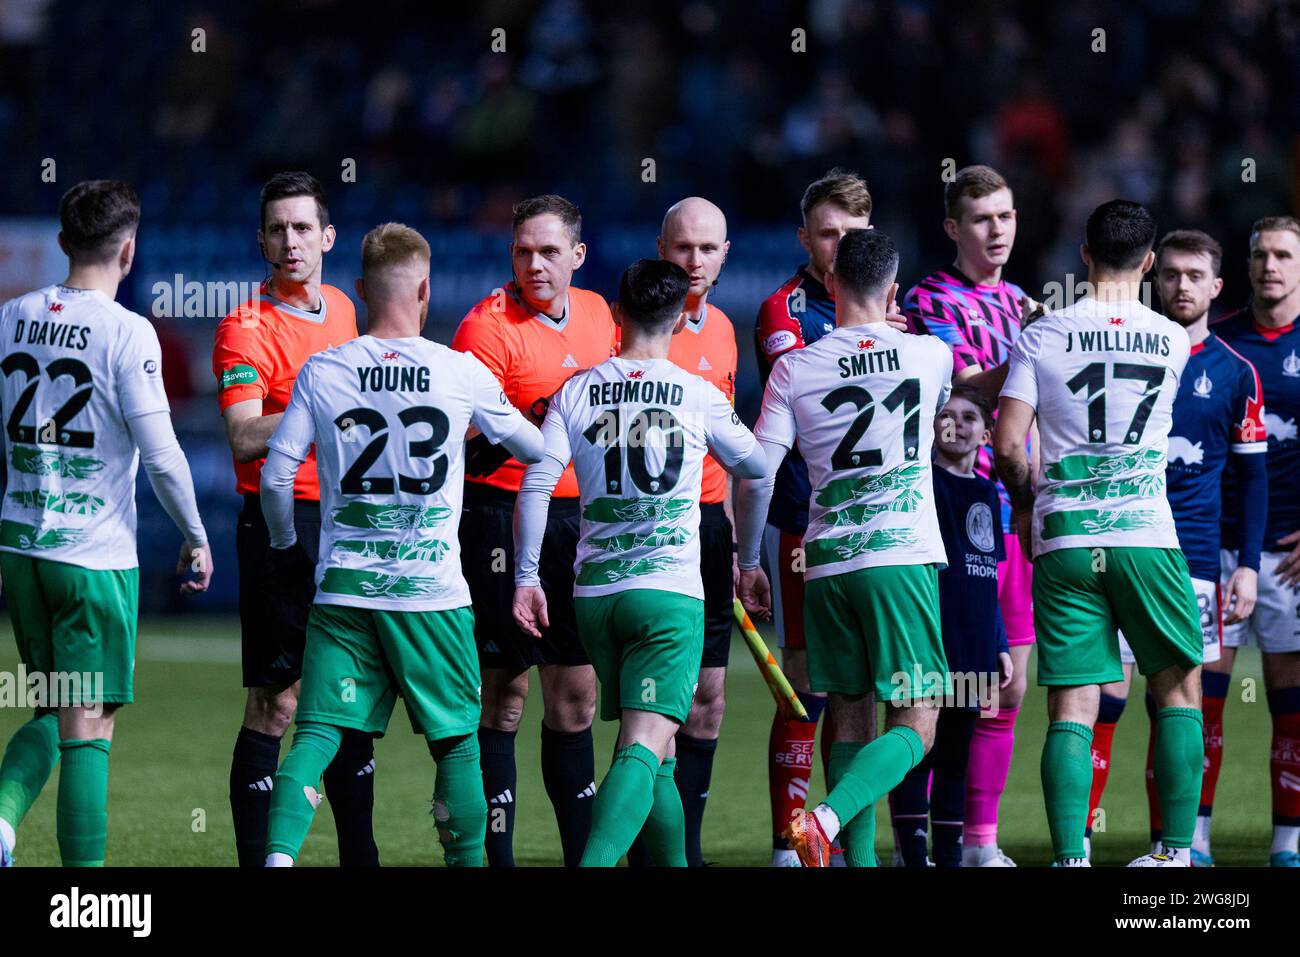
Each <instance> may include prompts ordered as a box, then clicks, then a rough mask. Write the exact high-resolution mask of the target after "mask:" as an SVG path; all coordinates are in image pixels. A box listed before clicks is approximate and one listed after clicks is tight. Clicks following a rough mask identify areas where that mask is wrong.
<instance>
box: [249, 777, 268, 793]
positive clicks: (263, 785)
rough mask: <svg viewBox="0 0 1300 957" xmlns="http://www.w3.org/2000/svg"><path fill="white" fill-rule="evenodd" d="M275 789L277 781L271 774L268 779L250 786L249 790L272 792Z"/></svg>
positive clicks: (265, 778)
mask: <svg viewBox="0 0 1300 957" xmlns="http://www.w3.org/2000/svg"><path fill="white" fill-rule="evenodd" d="M274 788H275V781H274V780H273V779H272V778H271V776H270V775H269V774H268V775H267V776H266V777H264V778H262V780H260V781H254V782H253V783H252V784H250V785H249V786H248V790H250V791H271V790H274Z"/></svg>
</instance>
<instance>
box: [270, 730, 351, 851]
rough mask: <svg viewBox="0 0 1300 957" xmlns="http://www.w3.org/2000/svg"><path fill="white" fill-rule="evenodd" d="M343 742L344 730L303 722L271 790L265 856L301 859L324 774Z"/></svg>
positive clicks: (319, 799) (320, 799)
mask: <svg viewBox="0 0 1300 957" xmlns="http://www.w3.org/2000/svg"><path fill="white" fill-rule="evenodd" d="M342 743H343V730H342V729H341V728H336V727H334V726H332V725H328V724H320V723H317V722H315V721H300V722H299V723H298V730H297V731H296V732H294V735H293V747H291V748H290V749H289V756H288V757H287V758H285V759H284V763H283V764H281V765H280V770H279V771H277V772H276V773H275V785H274V786H273V787H272V788H271V819H270V823H269V824H268V826H267V841H266V853H267V856H270V855H271V854H286V855H288V856H289V857H290V858H292V859H293V860H297V859H298V852H299V851H300V850H301V849H302V842H303V841H305V840H306V839H307V832H308V831H309V830H310V829H311V819H312V817H313V816H314V815H315V813H316V808H317V807H319V806H320V802H321V801H322V800H323V798H322V797H321V794H320V791H319V787H320V779H321V775H322V774H324V773H325V769H326V768H327V767H328V766H329V763H330V762H331V761H333V760H334V755H335V754H337V753H338V750H339V745H341V744H342Z"/></svg>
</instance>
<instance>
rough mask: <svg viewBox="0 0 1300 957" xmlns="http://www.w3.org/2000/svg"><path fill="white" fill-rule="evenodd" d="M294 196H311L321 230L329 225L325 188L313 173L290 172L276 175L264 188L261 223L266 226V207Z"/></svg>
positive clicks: (260, 212) (260, 209)
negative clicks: (314, 202)
mask: <svg viewBox="0 0 1300 957" xmlns="http://www.w3.org/2000/svg"><path fill="white" fill-rule="evenodd" d="M293 196H310V197H311V198H312V199H314V200H316V215H317V217H318V218H319V219H320V228H321V229H324V228H325V227H326V226H328V225H329V221H330V210H329V203H328V202H326V200H325V187H324V186H322V185H321V182H320V180H318V179H317V178H316V177H315V176H312V175H311V173H303V172H300V171H299V172H290V173H276V174H275V175H274V176H272V177H271V178H270V179H268V180H267V181H266V185H265V186H263V187H262V197H261V201H260V202H261V205H260V208H259V221H260V222H261V224H262V225H266V207H267V206H269V205H270V204H271V203H273V202H275V201H276V200H277V199H289V198H290V197H293Z"/></svg>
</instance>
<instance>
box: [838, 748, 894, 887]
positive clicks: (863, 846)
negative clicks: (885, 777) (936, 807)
mask: <svg viewBox="0 0 1300 957" xmlns="http://www.w3.org/2000/svg"><path fill="white" fill-rule="evenodd" d="M866 746H867V743H866V742H865V741H836V742H835V743H833V744H832V745H831V760H830V766H829V767H828V768H827V769H826V770H827V781H826V783H827V784H828V785H829V786H830V789H831V790H832V791H834V790H835V788H836V786H837V785H838V784H839V783H840V781H841V780H843V778H844V775H845V774H846V773H847V772H848V770H849V766H850V765H851V764H852V763H853V759H854V758H855V757H857V756H858V753H859V752H860V751H861V750H862V749H863V748H865V747H866ZM908 770H911V769H910V768H909V769H908ZM899 780H902V779H901V778H900V779H899ZM840 820H841V822H842V824H841V826H840V833H839V839H840V847H842V848H843V849H844V863H845V864H847V865H848V866H849V867H875V866H876V809H875V804H874V802H873V803H872V804H871V805H869V806H867V807H864V808H863V809H862V810H861V811H860V812H858V813H857V814H856V815H854V817H853V818H852V819H850V820H848V821H845V820H844V819H843V818H840Z"/></svg>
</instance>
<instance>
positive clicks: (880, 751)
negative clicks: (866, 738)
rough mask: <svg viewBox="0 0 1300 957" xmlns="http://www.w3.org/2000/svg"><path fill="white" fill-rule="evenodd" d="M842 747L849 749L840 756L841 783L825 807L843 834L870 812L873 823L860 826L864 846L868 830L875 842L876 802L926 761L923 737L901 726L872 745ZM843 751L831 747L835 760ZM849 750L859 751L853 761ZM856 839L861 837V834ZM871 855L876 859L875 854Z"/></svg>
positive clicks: (853, 743) (835, 788)
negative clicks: (836, 820)
mask: <svg viewBox="0 0 1300 957" xmlns="http://www.w3.org/2000/svg"><path fill="white" fill-rule="evenodd" d="M843 744H845V745H846V746H845V747H843V748H841V750H840V755H841V760H843V761H844V762H845V767H844V768H843V770H842V771H841V772H840V777H839V780H838V781H837V782H836V784H835V786H834V787H832V788H831V793H830V794H828V795H826V800H825V801H823V802H822V803H823V804H825V805H826V806H827V807H828V808H830V809H831V810H832V811H833V812H834V813H835V816H836V817H837V818H839V821H840V829H841V830H843V829H844V828H846V827H848V825H849V822H850V821H852V820H853V819H854V818H856V817H857V816H858V815H859V814H861V813H862V812H863V811H865V810H867V809H868V808H870V809H871V821H870V823H864V824H863V825H860V827H862V829H863V830H862V831H861V832H860V833H861V834H862V837H859V838H858V843H859V845H861V844H862V843H863V841H864V840H865V835H866V831H867V829H869V830H870V832H871V839H872V841H873V842H874V841H875V829H876V822H875V805H876V802H877V801H878V800H880V798H882V797H883V796H884V795H886V794H888V793H889V792H890V791H892V790H893V789H894V788H895V787H896V786H897V785H898V783H899V782H900V781H902V780H903V778H904V777H906V776H907V772H908V771H910V770H912V768H914V767H916V765H917V763H918V762H919V761H920V760H921V758H923V757H925V748H924V746H923V745H922V744H921V737H920V735H918V734H917V733H916V732H915V731H913V730H912V729H911V728H906V727H903V726H902V725H898V726H896V727H893V728H890V729H889V730H888V731H886V732H885V733H884V734H882V735H881V736H880V737H878V738H876V740H874V741H872V742H871V743H870V744H866V745H863V744H862V743H861V742H843ZM840 747H841V742H836V743H835V744H833V745H831V755H832V758H833V757H834V755H835V753H836V749H837V748H840ZM850 749H856V753H854V754H853V755H852V757H849V751H850ZM854 837H858V834H855V835H854ZM862 853H863V854H865V853H867V850H866V849H865V848H864V849H863V850H862ZM871 853H872V854H873V855H874V853H875V852H874V850H872V851H871Z"/></svg>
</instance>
